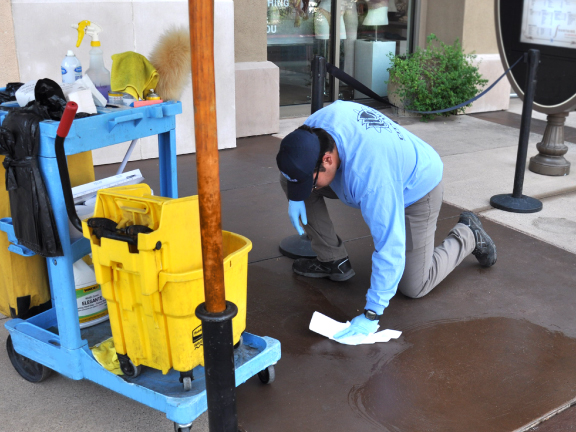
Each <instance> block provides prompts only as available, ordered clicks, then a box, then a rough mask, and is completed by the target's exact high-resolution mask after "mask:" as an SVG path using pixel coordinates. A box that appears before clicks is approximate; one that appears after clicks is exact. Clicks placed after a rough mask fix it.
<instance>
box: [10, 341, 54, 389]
mask: <svg viewBox="0 0 576 432" xmlns="http://www.w3.org/2000/svg"><path fill="white" fill-rule="evenodd" d="M6 351H8V357H9V358H10V361H11V362H12V366H14V369H16V372H18V373H19V374H20V376H21V377H22V378H24V379H25V380H26V381H30V382H31V383H39V382H42V381H44V380H45V379H46V378H48V377H49V376H50V375H51V374H52V369H49V368H47V367H46V366H44V365H42V364H40V363H37V362H35V361H34V360H30V359H29V358H27V357H24V356H23V355H20V354H18V353H17V352H16V350H15V349H14V345H13V344H12V337H11V336H8V339H7V340H6Z"/></svg>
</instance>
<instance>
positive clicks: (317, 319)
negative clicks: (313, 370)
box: [309, 312, 402, 345]
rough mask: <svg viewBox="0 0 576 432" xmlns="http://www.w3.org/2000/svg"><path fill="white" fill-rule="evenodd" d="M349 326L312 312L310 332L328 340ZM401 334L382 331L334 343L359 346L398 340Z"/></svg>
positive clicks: (394, 331) (399, 332)
mask: <svg viewBox="0 0 576 432" xmlns="http://www.w3.org/2000/svg"><path fill="white" fill-rule="evenodd" d="M349 326H350V322H345V323H341V322H338V321H336V320H333V319H332V318H330V317H327V316H326V315H324V314H321V313H320V312H314V314H313V315H312V320H311V321H310V327H309V328H310V330H312V331H313V332H316V333H318V334H321V335H322V336H325V337H327V338H329V339H332V340H336V339H334V335H335V334H336V333H338V332H340V331H342V330H344V329H346V328H348V327H349ZM401 334H402V332H401V331H398V330H389V329H387V330H382V331H379V332H378V333H373V334H371V335H368V336H363V335H362V336H358V337H351V338H346V339H344V340H338V341H336V342H340V343H343V344H345V345H360V344H373V343H376V342H388V341H389V340H390V339H398V338H399V337H400V335H401Z"/></svg>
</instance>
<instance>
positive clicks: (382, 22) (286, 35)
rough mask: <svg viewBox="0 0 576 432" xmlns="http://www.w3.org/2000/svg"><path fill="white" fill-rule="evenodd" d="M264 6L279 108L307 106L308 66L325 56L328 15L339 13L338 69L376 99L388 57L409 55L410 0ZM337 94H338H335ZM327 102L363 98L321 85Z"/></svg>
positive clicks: (295, 1)
mask: <svg viewBox="0 0 576 432" xmlns="http://www.w3.org/2000/svg"><path fill="white" fill-rule="evenodd" d="M266 1H267V4H268V22H267V32H268V60H269V61H271V62H273V63H275V64H276V65H277V66H278V67H279V68H280V104H281V105H282V106H287V105H299V104H308V103H310V94H311V73H310V71H311V62H312V59H313V58H314V56H315V55H321V56H324V57H326V59H327V61H329V62H331V63H333V64H335V59H333V58H331V56H330V47H331V44H332V39H331V31H330V23H331V15H332V10H336V9H338V10H339V15H340V22H339V27H340V29H339V30H340V31H339V35H337V37H336V39H337V40H338V44H339V50H338V52H337V53H336V57H338V61H337V63H338V65H339V67H340V68H341V69H343V70H344V71H345V72H346V73H348V74H350V75H352V76H354V77H355V78H356V79H357V80H358V81H360V82H362V83H363V84H365V85H366V86H368V87H369V88H371V89H372V90H373V91H375V92H376V93H378V94H379V95H381V96H386V95H387V86H386V84H385V81H386V80H387V79H388V72H387V70H386V69H387V68H388V67H389V63H390V60H389V59H388V53H395V54H405V53H406V52H408V51H409V49H410V48H409V46H410V45H409V44H410V33H411V29H410V23H411V10H412V7H411V4H410V2H413V1H414V0H319V1H312V0H308V1H307V0H266ZM336 90H337V91H336ZM325 97H326V101H331V100H335V99H345V100H354V99H363V98H365V97H366V96H364V95H362V94H361V93H359V92H357V91H354V90H353V89H351V88H348V87H347V86H346V85H344V84H343V83H336V85H335V86H334V89H331V88H330V87H329V86H328V83H327V86H326V90H325Z"/></svg>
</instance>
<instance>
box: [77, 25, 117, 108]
mask: <svg viewBox="0 0 576 432" xmlns="http://www.w3.org/2000/svg"><path fill="white" fill-rule="evenodd" d="M72 28H75V29H77V30H78V41H77V42H76V47H79V46H80V44H81V43H82V39H84V35H85V34H86V35H88V36H90V37H91V38H92V42H90V45H91V46H92V49H91V50H90V53H89V54H90V67H89V68H88V70H87V71H86V75H88V76H89V77H90V79H91V80H92V82H93V83H94V85H95V86H96V88H97V89H98V91H100V93H102V96H104V97H105V98H106V100H108V92H109V91H110V71H109V70H108V69H106V68H105V67H104V59H103V56H102V54H103V52H102V48H100V39H99V37H98V34H99V33H100V32H101V31H102V27H100V26H99V25H98V24H96V23H94V22H90V21H88V20H84V21H80V22H79V23H78V24H73V25H72Z"/></svg>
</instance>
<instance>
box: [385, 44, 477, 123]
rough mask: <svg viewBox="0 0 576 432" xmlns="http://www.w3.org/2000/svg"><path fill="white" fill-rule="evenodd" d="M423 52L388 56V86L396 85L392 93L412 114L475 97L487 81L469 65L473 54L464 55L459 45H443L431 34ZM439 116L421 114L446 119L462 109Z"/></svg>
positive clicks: (417, 51) (425, 117) (464, 108)
mask: <svg viewBox="0 0 576 432" xmlns="http://www.w3.org/2000/svg"><path fill="white" fill-rule="evenodd" d="M426 42H427V43H426V49H420V48H419V49H417V50H416V52H414V53H413V54H408V55H406V56H395V55H393V54H390V58H391V60H392V66H391V67H390V68H389V69H388V70H389V71H390V79H389V80H388V83H394V84H396V85H397V90H395V91H394V92H393V94H395V95H396V96H398V97H399V98H400V100H402V101H403V102H404V108H405V109H409V110H415V111H434V110H440V109H445V108H449V107H452V106H455V105H458V104H461V103H462V102H465V101H467V100H468V99H471V98H473V97H474V96H476V94H478V92H479V90H480V89H481V88H482V87H484V86H485V85H486V83H487V82H488V80H486V79H482V75H480V73H479V72H478V68H477V67H476V66H474V65H473V64H472V61H473V60H474V59H475V58H476V56H475V55H473V54H464V51H463V50H462V46H461V45H460V42H459V41H458V40H456V42H454V44H453V45H446V44H445V43H443V42H442V41H440V40H439V39H438V37H436V35H434V34H431V35H430V36H428V38H427V41H426ZM470 105H471V104H469V105H466V106H465V107H462V108H459V109H458V110H453V111H449V112H446V113H442V114H423V115H422V120H424V121H427V120H429V119H432V118H434V117H436V116H439V115H443V116H446V117H448V116H450V115H452V114H457V113H458V112H464V111H465V110H466V107H469V106H470Z"/></svg>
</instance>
